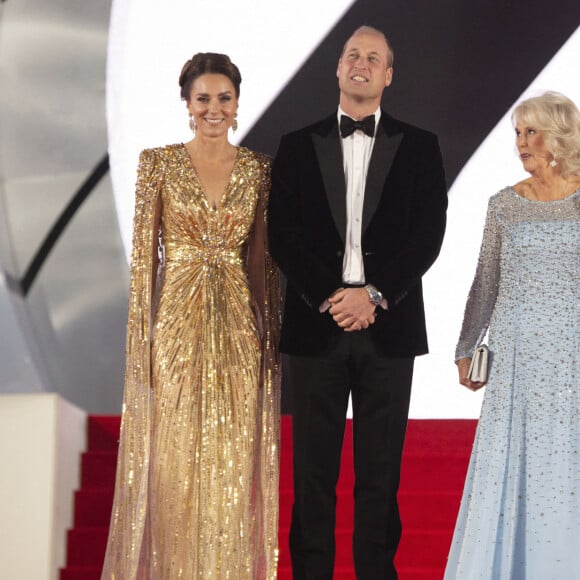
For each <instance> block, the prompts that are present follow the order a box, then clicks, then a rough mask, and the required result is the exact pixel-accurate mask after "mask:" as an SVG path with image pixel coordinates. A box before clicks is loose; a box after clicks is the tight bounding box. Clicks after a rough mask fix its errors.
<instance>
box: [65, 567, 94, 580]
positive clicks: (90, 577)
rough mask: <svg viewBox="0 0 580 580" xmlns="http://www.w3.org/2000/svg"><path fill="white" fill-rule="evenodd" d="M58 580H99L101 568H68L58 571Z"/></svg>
mask: <svg viewBox="0 0 580 580" xmlns="http://www.w3.org/2000/svg"><path fill="white" fill-rule="evenodd" d="M60 580H101V566H68V567H67V568H65V569H63V570H61V571H60Z"/></svg>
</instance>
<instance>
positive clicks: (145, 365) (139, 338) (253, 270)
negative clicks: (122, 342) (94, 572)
mask: <svg viewBox="0 0 580 580" xmlns="http://www.w3.org/2000/svg"><path fill="white" fill-rule="evenodd" d="M176 151H181V149H180V148H177V149H176V148H174V149H173V153H175V152H176ZM242 153H243V157H246V156H248V155H250V156H251V155H255V156H256V159H257V161H258V162H259V166H260V167H261V168H263V170H262V172H261V183H260V192H259V198H258V202H257V210H256V212H255V218H254V223H253V226H252V230H251V233H250V236H249V239H248V242H247V254H246V269H247V272H248V280H249V287H250V291H251V294H252V298H253V302H254V304H255V306H256V308H257V310H258V311H259V313H258V312H256V318H257V319H258V320H260V319H261V323H260V324H259V326H260V329H261V333H262V341H261V357H262V358H261V370H260V375H261V377H260V385H259V404H258V414H257V420H258V421H259V422H260V425H259V430H258V432H259V433H260V445H259V447H258V450H257V451H258V453H257V456H256V457H255V458H254V461H255V466H254V474H255V480H256V481H255V482H254V485H253V486H252V488H253V491H252V494H253V497H252V503H254V504H255V507H256V510H255V520H254V523H253V525H255V526H256V528H257V531H258V534H257V537H261V538H262V539H263V541H262V542H260V543H259V545H258V543H257V544H256V546H255V554H254V555H255V558H254V560H253V562H254V570H255V578H260V579H267V580H274V579H275V578H276V570H277V561H278V549H277V537H278V477H279V421H280V359H279V353H278V350H277V344H278V332H279V327H280V288H279V278H278V271H277V268H276V266H275V264H274V263H273V262H272V259H271V257H270V255H269V252H268V248H267V236H266V235H265V232H266V212H265V208H266V203H267V196H268V192H269V186H270V175H269V167H270V163H269V159H268V158H267V157H266V156H260V155H257V154H252V153H251V152H249V151H247V150H245V151H243V152H242ZM180 155H181V153H180ZM163 156H164V151H163V150H159V149H153V150H145V151H143V152H142V153H141V156H140V160H139V168H138V176H137V188H136V203H135V218H134V230H133V250H132V259H131V283H130V296H129V314H128V323H127V346H126V371H125V392H124V401H123V412H122V423H121V436H120V445H119V458H118V465H117V476H116V483H115V499H114V502H113V510H112V518H111V525H110V531H109V539H108V543H107V551H106V556H105V563H104V568H103V572H102V576H101V578H102V580H158V579H156V578H155V579H154V578H153V577H152V576H151V574H150V572H149V566H148V562H147V559H148V558H149V553H148V552H149V550H148V542H149V541H150V530H149V528H148V526H149V521H150V514H149V513H148V494H150V493H151V491H150V489H149V487H150V484H149V476H150V453H151V451H150V450H151V440H152V434H151V428H152V397H151V393H152V392H151V380H152V379H151V373H152V358H151V346H152V345H151V333H152V325H153V322H152V321H153V319H154V313H153V312H152V310H153V304H154V300H153V298H152V287H154V285H155V284H154V279H155V278H156V272H155V270H156V256H157V239H158V236H157V224H159V223H160V216H159V214H160V211H161V210H160V203H161V202H160V199H161V191H162V189H163V187H164V175H165V172H166V169H164V168H163V164H164V161H163ZM253 166H254V167H255V165H253ZM151 461H152V462H154V461H155V458H151ZM254 494H255V495H254ZM204 577H205V576H204ZM208 577H210V576H208ZM211 577H212V578H213V577H214V576H213V575H212V576H211ZM228 577H229V576H228ZM159 580H161V579H159ZM187 580H192V579H189V578H188V579H187Z"/></svg>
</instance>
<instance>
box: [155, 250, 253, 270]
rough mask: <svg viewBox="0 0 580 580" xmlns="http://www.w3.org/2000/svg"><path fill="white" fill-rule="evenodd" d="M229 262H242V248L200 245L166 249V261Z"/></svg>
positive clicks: (237, 263)
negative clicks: (197, 246)
mask: <svg viewBox="0 0 580 580" xmlns="http://www.w3.org/2000/svg"><path fill="white" fill-rule="evenodd" d="M199 262H207V263H227V264H230V265H233V266H237V265H241V264H242V248H241V247H234V248H220V247H199V248H192V247H189V248H183V247H182V248H178V249H174V250H170V249H169V248H167V249H166V253H165V263H166V265H168V266H170V265H172V264H180V265H183V264H190V263H199Z"/></svg>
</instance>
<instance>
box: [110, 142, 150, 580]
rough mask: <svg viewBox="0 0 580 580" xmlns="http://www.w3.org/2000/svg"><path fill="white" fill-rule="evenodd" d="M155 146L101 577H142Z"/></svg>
mask: <svg viewBox="0 0 580 580" xmlns="http://www.w3.org/2000/svg"><path fill="white" fill-rule="evenodd" d="M157 165H158V164H157V155H156V151H155V150H152V149H149V150H144V151H143V152H142V153H141V155H140V157H139V166H138V172H137V185H136V197H135V217H134V221H133V249H132V254H131V280H130V287H129V308H128V321H127V340H126V352H125V355H126V366H125V392H124V397H123V411H122V420H121V436H120V441H119V454H118V462H117V476H116V482H115V499H114V503H113V510H112V514H111V525H110V531H109V540H108V544H107V552H106V556H105V563H104V566H103V573H102V578H103V579H104V578H106V579H110V580H125V579H130V578H137V569H138V565H139V557H140V552H141V545H142V541H143V531H144V529H145V518H146V513H147V486H148V477H147V473H148V469H149V450H150V445H149V443H150V431H149V424H150V403H151V401H150V394H151V360H150V356H151V340H150V332H151V301H152V297H151V295H152V291H151V289H152V284H153V264H154V260H153V256H154V252H156V251H157V248H156V241H157V235H156V232H155V227H154V224H155V223H156V222H157V220H158V216H156V210H157V207H158V198H159V192H160V186H161V184H160V181H159V179H160V176H159V174H158V171H157V169H158V168H157Z"/></svg>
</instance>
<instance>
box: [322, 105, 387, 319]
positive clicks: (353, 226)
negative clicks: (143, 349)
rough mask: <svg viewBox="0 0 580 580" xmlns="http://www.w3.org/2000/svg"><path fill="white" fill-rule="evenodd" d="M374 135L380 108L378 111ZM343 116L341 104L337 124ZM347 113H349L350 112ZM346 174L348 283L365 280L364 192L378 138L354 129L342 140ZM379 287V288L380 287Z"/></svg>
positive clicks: (345, 268)
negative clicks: (362, 243)
mask: <svg viewBox="0 0 580 580" xmlns="http://www.w3.org/2000/svg"><path fill="white" fill-rule="evenodd" d="M374 114H375V135H376V131H377V127H378V124H379V120H380V118H381V108H380V107H379V108H378V109H377V110H376V111H375V113H374ZM341 115H346V113H345V112H344V111H343V110H342V109H341V108H340V106H339V107H338V124H339V126H340V117H341ZM347 116H348V115H347ZM340 144H341V147H342V159H343V165H344V177H345V183H346V243H345V247H344V258H343V261H342V281H343V282H344V283H345V284H362V285H364V284H365V283H366V280H365V269H364V263H363V255H362V245H361V240H362V216H363V205H364V195H365V184H366V181H367V173H368V170H369V163H370V160H371V154H372V152H373V145H374V144H375V137H374V136H373V137H369V136H368V135H366V134H365V133H363V132H362V131H358V130H357V131H354V132H353V133H352V134H351V135H349V136H348V137H344V138H342V137H341V139H340ZM379 290H380V288H379ZM329 306H330V303H329V302H328V300H325V301H324V302H323V303H322V304H321V305H320V312H325V311H326V310H328V308H329ZM381 306H382V307H383V308H385V309H386V308H387V301H386V300H385V299H383V300H382V302H381Z"/></svg>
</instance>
